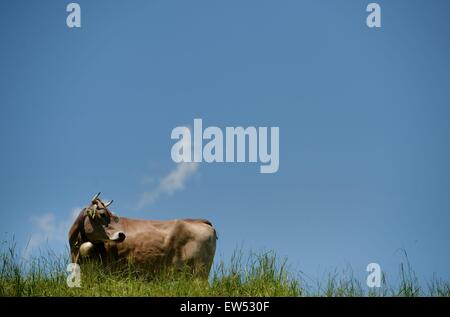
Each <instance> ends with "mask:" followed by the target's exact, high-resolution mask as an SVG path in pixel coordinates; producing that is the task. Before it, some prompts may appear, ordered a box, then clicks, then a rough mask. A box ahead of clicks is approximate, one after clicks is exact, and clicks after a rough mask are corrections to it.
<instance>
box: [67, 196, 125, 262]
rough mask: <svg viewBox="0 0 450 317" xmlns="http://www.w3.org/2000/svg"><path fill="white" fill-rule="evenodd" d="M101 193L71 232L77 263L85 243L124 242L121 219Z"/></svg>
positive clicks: (95, 197)
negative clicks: (102, 198)
mask: <svg viewBox="0 0 450 317" xmlns="http://www.w3.org/2000/svg"><path fill="white" fill-rule="evenodd" d="M99 196H100V193H98V194H97V195H95V196H94V197H93V198H92V200H91V203H90V205H89V206H88V207H86V208H84V209H83V210H82V211H81V212H80V214H79V215H78V217H77V219H76V220H75V222H74V224H73V225H72V227H71V228H70V230H69V245H70V251H71V255H72V261H73V262H77V261H78V257H79V250H80V246H81V245H82V244H83V243H86V242H91V243H94V244H96V243H97V244H98V243H104V242H122V241H123V240H125V233H123V232H122V231H121V230H120V222H119V217H117V216H116V215H114V214H113V213H112V212H111V211H110V210H109V209H108V207H109V206H110V205H111V203H112V201H110V202H103V201H102V200H101V199H100V198H99Z"/></svg>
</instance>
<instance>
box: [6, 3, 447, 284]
mask: <svg viewBox="0 0 450 317" xmlns="http://www.w3.org/2000/svg"><path fill="white" fill-rule="evenodd" d="M67 3H68V2H67ZM67 3H65V2H64V1H8V2H7V3H4V4H3V6H2V9H1V11H0V39H1V50H0V89H1V90H0V91H1V93H0V145H1V149H2V155H1V156H0V177H1V178H0V179H1V182H0V197H1V203H2V204H1V215H2V221H1V223H0V232H1V234H2V236H3V237H5V239H6V238H7V237H9V236H11V235H13V234H14V235H15V239H16V240H17V241H18V243H19V244H20V245H21V246H22V247H23V246H24V245H25V244H26V242H27V241H28V240H30V239H32V241H33V246H34V247H35V248H36V249H37V248H43V247H45V246H47V247H50V248H52V249H55V250H61V251H62V250H64V246H65V244H66V241H65V239H66V230H67V226H68V225H69V224H70V221H71V218H70V217H71V214H72V213H73V210H76V209H77V208H80V207H83V206H85V205H86V204H87V203H88V202H89V199H90V198H91V196H92V195H93V194H94V193H96V192H98V191H102V192H103V197H105V198H109V199H114V200H115V202H114V204H113V207H114V208H113V211H115V212H116V213H118V214H119V215H121V216H127V217H136V218H146V219H172V218H184V217H189V218H192V217H202V218H207V219H210V220H211V221H212V222H213V223H214V225H215V227H216V228H217V230H218V232H219V237H220V239H219V240H218V249H217V255H218V258H220V257H221V256H224V257H227V256H229V255H230V254H231V252H232V251H233V250H234V249H235V248H236V247H237V246H242V245H243V246H244V247H245V248H251V249H255V250H260V249H273V250H276V251H277V252H278V253H279V254H280V255H283V256H287V257H288V258H289V262H290V263H291V265H292V266H293V267H294V268H298V269H301V270H302V271H303V272H305V273H306V274H308V275H309V276H313V277H315V276H320V274H321V273H322V272H324V271H326V270H333V269H334V268H344V267H346V266H348V265H350V266H351V267H352V268H353V269H354V270H355V272H357V273H358V274H359V273H361V274H362V276H364V275H365V268H366V266H367V264H368V263H370V262H377V263H379V264H380V265H381V267H382V269H383V270H385V271H387V273H388V274H391V275H395V274H396V273H397V271H398V264H399V263H400V261H401V260H402V259H403V257H402V255H401V253H400V252H398V249H399V248H404V249H406V251H407V252H408V256H409V259H410V261H411V264H412V265H413V267H414V268H415V270H416V271H417V273H418V275H419V276H420V277H421V278H423V279H426V278H429V277H431V276H432V274H433V273H436V274H437V275H439V276H441V277H443V278H446V279H449V278H450V270H449V268H450V254H449V252H448V250H449V248H448V245H449V242H450V232H449V225H450V209H449V207H450V200H449V197H450V195H449V194H450V193H449V191H450V167H449V164H448V162H449V161H450V151H449V136H450V124H449V119H450V109H449V106H450V89H449V88H450V86H449V83H450V59H449V56H450V45H449V44H450V41H449V38H450V20H449V19H448V12H449V11H450V4H449V3H448V1H400V0H399V1H378V3H379V4H380V5H381V7H382V28H381V29H369V28H368V27H367V26H366V24H365V21H366V16H367V13H366V11H365V7H366V5H367V4H368V3H369V1H356V0H355V1H331V0H330V1H317V0H314V1H312V0H311V1H285V0H283V1H273V0H272V1H251V0H247V1H237V0H233V1H194V0H192V1H137V0H135V1H133V2H132V3H130V2H129V1H81V0H80V1H78V3H79V4H80V5H81V10H82V28H81V29H69V28H67V26H66V24H65V22H66V16H67V13H66V12H65V6H66V4H67ZM194 118H202V119H203V125H204V126H219V127H222V128H224V127H226V126H244V127H247V126H257V127H258V126H269V127H270V126H278V127H280V169H279V171H278V172H277V173H275V174H260V173H259V164H254V163H253V164H250V163H241V164H236V163H223V164H206V163H202V164H199V165H198V166H196V167H195V168H193V169H191V170H189V171H187V172H186V171H181V172H180V170H179V167H177V166H176V164H175V163H174V162H172V160H171V156H170V150H171V147H172V145H173V143H174V141H173V140H171V139H170V133H171V131H172V129H173V128H175V127H176V126H181V125H190V126H192V125H193V120H194ZM167 177H179V179H178V180H179V181H180V183H179V184H181V186H178V188H176V189H175V190H174V191H173V192H172V193H169V192H161V193H159V194H158V195H157V199H154V200H153V201H152V202H150V203H148V204H147V205H146V206H144V207H142V208H140V209H139V208H136V206H137V205H138V202H139V200H140V199H141V198H142V196H143V195H146V193H147V194H148V193H153V192H155V191H157V190H158V188H159V187H160V186H161V185H160V184H161V182H163V181H164V179H167ZM46 241H47V242H46Z"/></svg>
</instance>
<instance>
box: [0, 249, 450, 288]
mask: <svg viewBox="0 0 450 317" xmlns="http://www.w3.org/2000/svg"><path fill="white" fill-rule="evenodd" d="M68 262H69V261H68V257H67V256H64V255H57V254H54V253H52V252H48V253H47V254H45V255H40V256H35V257H32V258H28V259H23V258H21V257H20V256H18V255H17V253H16V252H15V248H14V247H7V248H2V250H1V252H0V296H450V282H448V281H442V280H439V279H434V280H433V281H430V282H429V283H428V285H427V287H426V288H422V287H421V286H420V285H419V283H418V281H417V278H416V277H415V274H414V271H413V270H412V268H411V267H410V266H409V265H408V264H406V265H404V264H401V266H400V276H399V279H400V283H399V284H398V285H397V286H389V285H388V283H387V281H386V279H385V278H383V283H382V287H381V288H374V289H370V291H369V290H368V287H367V286H366V285H365V280H363V281H361V280H359V279H357V278H355V277H354V276H353V274H352V273H351V272H350V273H348V272H347V273H345V274H344V273H343V274H336V273H334V274H329V275H328V276H327V278H326V279H325V280H324V281H313V282H311V281H307V280H306V279H305V278H304V277H302V275H301V274H295V273H293V272H291V271H289V269H288V266H287V261H286V259H280V258H279V257H277V255H276V253H274V252H260V253H252V252H250V253H248V254H244V253H243V252H236V253H235V254H234V256H233V257H232V258H231V259H230V260H229V261H227V262H224V261H221V262H220V263H218V264H215V266H214V267H213V269H212V271H211V274H210V278H209V280H201V279H196V278H192V277H191V276H189V274H187V273H183V272H181V273H180V272H178V273H174V272H165V273H161V274H159V275H158V276H146V274H142V273H138V272H136V268H134V267H132V266H131V265H130V266H129V267H128V268H125V269H123V270H122V271H120V272H117V271H112V270H108V269H107V268H106V269H105V268H102V267H99V265H98V264H97V263H87V264H84V265H83V266H82V267H81V287H79V288H70V287H68V286H67V283H66V280H67V277H68V274H69V273H68V272H67V271H66V269H67V264H68Z"/></svg>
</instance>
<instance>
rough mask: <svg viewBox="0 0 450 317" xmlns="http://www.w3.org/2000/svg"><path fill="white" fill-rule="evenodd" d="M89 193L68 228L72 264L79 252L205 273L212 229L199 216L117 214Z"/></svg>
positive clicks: (210, 257) (212, 250)
mask: <svg viewBox="0 0 450 317" xmlns="http://www.w3.org/2000/svg"><path fill="white" fill-rule="evenodd" d="M99 195H100V193H98V194H97V195H95V196H94V198H93V199H92V201H91V204H90V206H89V207H87V208H84V209H83V210H82V211H81V212H80V214H79V215H78V217H77V218H76V220H75V222H74V224H73V225H72V227H71V228H70V230H69V245H70V251H71V258H72V262H74V263H78V262H79V261H80V260H81V258H82V257H83V256H89V255H90V256H93V257H95V258H99V259H100V260H101V261H102V262H103V263H106V262H108V263H110V261H111V260H112V261H114V262H124V260H127V261H132V262H133V263H134V264H136V265H139V266H143V267H145V268H147V269H149V270H155V271H157V270H160V269H162V268H182V267H186V266H187V267H188V268H190V269H191V270H192V272H193V273H195V274H198V275H199V276H204V277H207V276H208V274H209V271H210V269H211V265H212V262H213V259H214V253H215V249H216V239H217V236H216V231H215V229H214V228H213V226H212V224H211V223H210V222H209V221H207V220H204V219H179V220H169V221H156V220H136V219H129V218H122V217H121V218H119V217H117V216H116V215H114V214H113V213H112V212H111V211H110V210H109V209H108V206H109V205H110V204H111V202H112V201H111V202H109V203H104V202H103V201H102V200H101V199H99Z"/></svg>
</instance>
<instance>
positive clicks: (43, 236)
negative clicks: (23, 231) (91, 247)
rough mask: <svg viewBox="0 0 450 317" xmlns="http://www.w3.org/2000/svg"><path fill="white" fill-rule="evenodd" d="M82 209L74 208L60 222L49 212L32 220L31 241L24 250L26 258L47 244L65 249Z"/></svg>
mask: <svg viewBox="0 0 450 317" xmlns="http://www.w3.org/2000/svg"><path fill="white" fill-rule="evenodd" d="M81 209H82V208H72V210H71V212H70V213H68V214H67V215H66V217H65V218H64V219H63V220H60V221H58V220H57V219H56V215H55V214H54V213H52V212H48V213H45V214H42V215H39V216H33V217H31V218H30V221H31V224H32V227H33V231H32V232H31V237H30V240H29V242H28V244H27V247H26V248H25V250H24V256H25V257H28V256H29V255H30V254H31V253H32V252H33V251H34V250H36V249H39V247H41V246H43V245H45V244H46V243H52V245H54V244H59V245H60V246H61V247H63V246H64V245H65V244H66V243H67V235H68V232H69V229H70V227H71V226H72V224H73V222H74V220H75V218H76V217H77V216H78V214H79V213H80V211H81Z"/></svg>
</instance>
